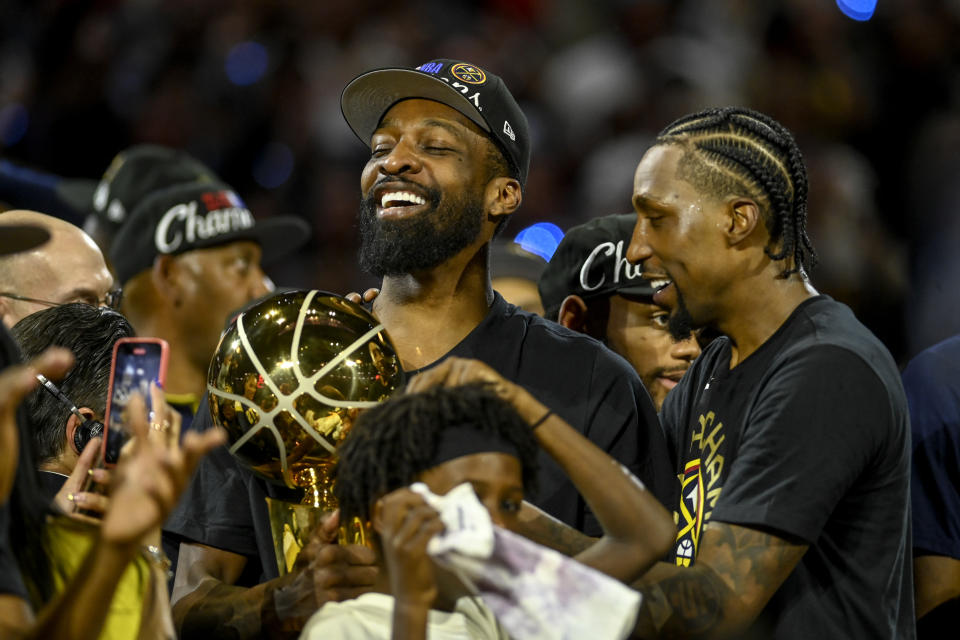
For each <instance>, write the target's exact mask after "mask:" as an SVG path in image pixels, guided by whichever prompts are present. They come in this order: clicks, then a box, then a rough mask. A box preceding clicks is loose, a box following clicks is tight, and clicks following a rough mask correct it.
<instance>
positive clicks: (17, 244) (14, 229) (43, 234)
mask: <svg viewBox="0 0 960 640" xmlns="http://www.w3.org/2000/svg"><path fill="white" fill-rule="evenodd" d="M49 239H50V232H49V231H47V230H46V229H44V228H43V227H37V226H34V225H28V224H3V222H0V256H5V255H8V254H11V253H19V252H20V251H29V250H30V249H33V248H35V247H39V246H40V245H42V244H43V243H44V242H46V241H47V240H49Z"/></svg>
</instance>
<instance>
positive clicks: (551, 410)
mask: <svg viewBox="0 0 960 640" xmlns="http://www.w3.org/2000/svg"><path fill="white" fill-rule="evenodd" d="M552 415H553V409H547V412H546V413H545V414H543V416H542V417H541V418H540V419H539V420H537V421H536V422H534V423H533V424H531V425H530V430H531V431H533V430H534V429H536V428H537V427H539V426H540V425H542V424H543V423H544V422H546V421H547V418H549V417H550V416H552Z"/></svg>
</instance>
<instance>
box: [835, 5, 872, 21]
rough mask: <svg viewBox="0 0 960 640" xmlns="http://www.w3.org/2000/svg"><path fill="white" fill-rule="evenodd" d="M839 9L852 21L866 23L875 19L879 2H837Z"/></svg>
mask: <svg viewBox="0 0 960 640" xmlns="http://www.w3.org/2000/svg"><path fill="white" fill-rule="evenodd" d="M837 7H839V9H840V11H841V12H842V13H843V15H845V16H847V17H848V18H850V19H851V20H856V21H858V22H866V21H867V20H869V19H870V18H872V17H873V12H874V11H875V10H876V8H877V0H837Z"/></svg>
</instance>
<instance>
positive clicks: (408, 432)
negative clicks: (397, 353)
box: [334, 384, 539, 522]
mask: <svg viewBox="0 0 960 640" xmlns="http://www.w3.org/2000/svg"><path fill="white" fill-rule="evenodd" d="M457 426H467V427H470V428H474V429H476V430H477V431H480V432H482V433H489V434H491V435H495V436H497V437H499V438H501V439H503V440H505V441H507V442H509V443H510V444H511V445H513V446H515V447H516V449H517V452H518V454H519V456H520V464H521V467H522V469H523V486H524V490H525V491H526V492H529V493H532V492H533V491H535V489H536V475H537V454H538V452H539V445H538V444H537V441H536V439H535V438H534V436H533V432H532V431H531V429H530V426H529V425H528V424H527V423H526V422H525V421H524V419H523V418H521V417H520V415H519V414H518V413H517V412H516V411H515V410H514V408H513V407H512V406H510V405H509V404H507V403H506V402H504V401H503V400H502V399H500V397H499V396H497V395H496V393H494V392H493V391H492V390H491V389H490V388H488V387H486V386H484V385H479V384H471V385H465V386H462V387H436V388H433V389H430V390H428V391H424V392H422V393H413V394H409V395H401V396H397V397H395V398H392V399H390V400H388V401H386V402H384V403H383V404H381V405H379V406H377V407H374V408H372V409H368V410H367V411H366V412H364V413H363V414H362V415H361V416H360V417H359V418H358V419H357V421H356V423H355V424H354V425H353V428H352V429H351V430H350V434H349V435H348V436H347V438H346V440H344V442H343V444H341V445H340V447H339V449H338V455H339V461H338V462H337V466H336V470H335V472H334V473H335V477H336V484H335V485H334V494H335V495H336V497H337V500H338V501H339V503H340V514H341V517H340V521H341V522H349V521H351V520H352V519H353V518H354V517H359V518H360V519H361V520H363V521H367V520H369V519H370V507H371V505H372V504H373V502H374V501H375V500H376V499H377V498H379V497H381V496H383V495H384V494H386V493H389V492H390V491H393V490H395V489H399V488H401V487H406V486H408V485H410V484H411V483H412V482H414V481H415V480H416V477H417V476H418V475H419V474H420V473H422V472H424V471H426V470H427V469H429V468H431V467H432V466H434V464H433V463H432V460H433V458H434V455H435V453H436V450H437V444H438V443H439V441H440V437H441V435H442V433H443V431H444V430H445V429H447V428H450V427H457Z"/></svg>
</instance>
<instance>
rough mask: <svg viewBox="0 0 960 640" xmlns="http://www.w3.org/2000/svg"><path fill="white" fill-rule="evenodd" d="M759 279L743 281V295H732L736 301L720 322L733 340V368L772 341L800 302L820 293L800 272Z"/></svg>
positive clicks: (719, 326) (732, 299) (741, 290)
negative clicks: (725, 318) (772, 337)
mask: <svg viewBox="0 0 960 640" xmlns="http://www.w3.org/2000/svg"><path fill="white" fill-rule="evenodd" d="M756 280H757V281H756V282H749V281H745V282H743V283H742V286H741V287H740V293H741V295H737V294H736V293H734V294H733V295H732V296H730V299H731V301H736V302H735V303H733V304H732V305H731V308H729V309H727V311H728V315H727V318H728V319H727V320H726V321H724V322H720V323H718V329H719V330H720V331H721V332H722V333H724V334H725V335H727V336H728V337H729V338H730V341H731V342H732V353H731V356H730V368H731V369H732V368H733V367H735V366H737V365H738V364H740V363H741V362H743V361H744V360H746V359H747V358H748V357H749V356H750V355H751V354H752V353H754V352H755V351H756V350H757V349H759V348H760V346H761V345H763V343H765V342H766V341H767V340H769V339H770V338H771V336H773V334H774V333H776V332H777V330H778V329H779V328H780V327H781V326H783V324H784V323H785V322H786V321H787V319H788V318H789V317H790V314H792V313H793V312H794V310H795V309H796V308H797V307H798V306H800V304H802V303H803V302H804V301H805V300H808V299H810V298H812V297H813V296H816V295H818V294H817V291H816V289H814V288H813V287H812V286H811V285H810V283H809V281H807V280H804V279H802V278H801V277H800V276H799V275H798V274H792V275H791V276H790V277H788V278H775V279H770V278H766V279H761V278H757V279H756Z"/></svg>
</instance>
